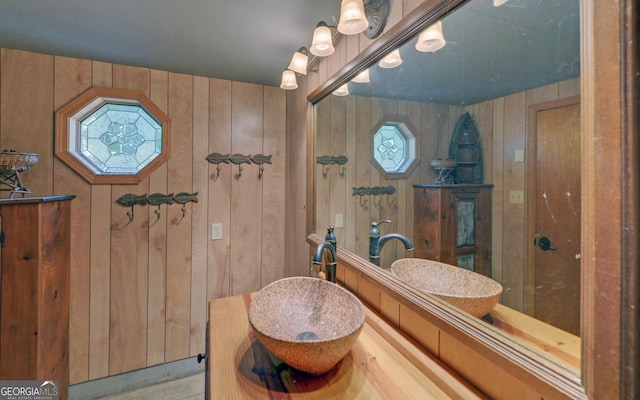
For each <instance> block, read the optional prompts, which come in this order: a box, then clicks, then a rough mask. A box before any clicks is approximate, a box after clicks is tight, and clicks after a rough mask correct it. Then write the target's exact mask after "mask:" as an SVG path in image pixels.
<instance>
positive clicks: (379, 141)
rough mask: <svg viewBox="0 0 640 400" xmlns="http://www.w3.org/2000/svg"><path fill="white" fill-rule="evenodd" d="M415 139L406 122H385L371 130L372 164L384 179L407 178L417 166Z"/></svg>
mask: <svg viewBox="0 0 640 400" xmlns="http://www.w3.org/2000/svg"><path fill="white" fill-rule="evenodd" d="M417 148H418V146H417V137H416V136H414V135H413V133H412V131H411V129H410V128H409V125H408V122H406V121H402V122H398V121H387V120H385V121H384V122H382V123H380V124H378V125H377V126H376V128H375V129H374V130H373V149H372V150H373V160H372V162H373V164H374V165H375V166H376V168H377V169H378V170H379V171H380V172H381V173H382V174H383V175H385V177H386V179H394V178H395V179H398V178H405V177H407V176H408V175H409V174H410V173H411V172H412V171H413V169H414V168H415V166H416V165H417V164H418V158H417Z"/></svg>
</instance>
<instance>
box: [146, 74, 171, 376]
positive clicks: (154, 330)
mask: <svg viewBox="0 0 640 400" xmlns="http://www.w3.org/2000/svg"><path fill="white" fill-rule="evenodd" d="M168 81H169V74H168V73H167V72H165V71H157V70H151V87H150V97H149V98H150V99H151V101H153V102H154V104H155V105H157V106H158V107H159V108H160V109H161V110H162V111H164V112H165V113H167V112H168V93H167V90H168ZM169 146H171V144H169ZM170 150H171V149H170ZM169 157H172V154H171V153H170V154H169ZM167 175H168V172H167V163H164V164H163V165H161V166H160V167H159V168H158V169H157V170H155V171H154V172H153V173H152V174H151V176H149V194H152V193H163V194H169V191H168V190H167V179H168V178H167ZM169 207H172V206H170V205H163V206H161V207H160V209H159V210H158V209H157V207H149V210H148V214H149V276H148V285H149V292H148V296H147V329H148V332H147V365H148V366H150V365H156V364H160V363H162V362H164V351H165V320H166V285H167V282H166V280H167V224H168V222H167V221H168V219H167V215H168V213H169ZM173 207H175V205H173ZM156 211H159V212H160V215H159V216H158V215H156V214H155V212H156Z"/></svg>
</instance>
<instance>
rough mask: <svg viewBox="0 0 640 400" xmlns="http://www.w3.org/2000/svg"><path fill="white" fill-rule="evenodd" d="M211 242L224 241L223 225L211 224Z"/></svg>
mask: <svg viewBox="0 0 640 400" xmlns="http://www.w3.org/2000/svg"><path fill="white" fill-rule="evenodd" d="M211 240H222V224H221V223H219V222H218V223H217V224H211Z"/></svg>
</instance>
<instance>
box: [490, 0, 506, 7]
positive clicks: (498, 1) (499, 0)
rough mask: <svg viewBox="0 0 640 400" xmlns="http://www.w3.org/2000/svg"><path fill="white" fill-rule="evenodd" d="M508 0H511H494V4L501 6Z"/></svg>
mask: <svg viewBox="0 0 640 400" xmlns="http://www.w3.org/2000/svg"><path fill="white" fill-rule="evenodd" d="M507 1H509V0H493V6H494V7H500V6H501V5H503V4H504V3H506V2H507Z"/></svg>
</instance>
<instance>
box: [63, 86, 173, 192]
mask: <svg viewBox="0 0 640 400" xmlns="http://www.w3.org/2000/svg"><path fill="white" fill-rule="evenodd" d="M168 127H169V118H168V117H167V116H166V115H165V114H164V112H162V111H161V110H160V109H159V108H158V107H157V106H155V105H154V104H153V102H151V100H149V99H148V98H147V97H146V96H144V95H143V94H142V93H140V92H137V91H131V90H123V89H111V88H99V87H94V88H91V89H89V90H88V91H87V92H85V93H83V94H81V95H80V96H78V97H77V98H75V99H74V100H72V101H71V102H69V103H68V104H66V105H65V106H63V107H62V108H61V109H60V110H59V111H58V112H56V135H59V136H60V138H59V139H56V156H58V158H60V159H61V160H62V161H64V162H65V163H66V164H67V165H69V166H70V167H71V168H72V169H73V170H74V171H76V172H77V173H78V174H80V175H81V176H82V177H84V178H85V179H86V180H87V181H89V182H90V183H93V184H101V183H107V184H129V183H138V182H140V181H141V180H142V179H143V178H145V177H146V176H148V175H150V174H151V173H152V172H153V171H154V170H155V169H156V168H158V166H160V165H161V164H162V163H163V162H165V161H166V160H167V158H168V139H167V137H168Z"/></svg>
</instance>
